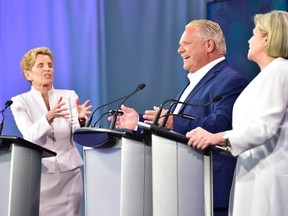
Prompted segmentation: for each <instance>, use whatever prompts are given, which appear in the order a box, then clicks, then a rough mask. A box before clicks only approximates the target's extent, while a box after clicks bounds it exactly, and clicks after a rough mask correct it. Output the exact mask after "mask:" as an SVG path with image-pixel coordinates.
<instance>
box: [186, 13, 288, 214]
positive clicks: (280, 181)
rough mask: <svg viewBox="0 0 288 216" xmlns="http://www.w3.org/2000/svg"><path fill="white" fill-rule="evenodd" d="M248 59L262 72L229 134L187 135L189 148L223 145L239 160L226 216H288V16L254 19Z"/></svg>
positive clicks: (242, 100) (248, 91) (194, 132)
mask: <svg viewBox="0 0 288 216" xmlns="http://www.w3.org/2000/svg"><path fill="white" fill-rule="evenodd" d="M254 22H255V28H254V30H253V36H252V37H251V39H250V40H249V51H248V59H250V60H252V61H254V62H256V63H257V64H258V65H259V67H260V69H261V71H260V73H259V74H258V75H257V76H256V77H255V78H254V79H253V80H252V81H251V82H250V84H249V85H248V86H247V87H246V89H244V91H243V92H242V93H241V94H240V96H239V97H238V99H237V100H236V102H235V104H234V108H233V130H230V131H225V132H223V133H216V134H211V133H208V132H207V131H205V130H203V129H202V128H196V129H194V130H192V131H190V132H189V133H187V137H188V138H189V142H188V145H190V146H191V147H193V148H199V149H204V148H207V147H208V146H210V145H216V144H218V145H226V146H227V147H228V148H230V151H231V153H232V154H233V155H234V156H238V158H237V165H236V169H235V176H234V187H233V189H232V190H231V195H230V209H229V212H230V216H243V215H245V216H280V215H281V216H284V215H288V205H287V203H288V39H287V29H288V12H286V11H271V12H269V13H266V14H257V15H256V16H255V17H254Z"/></svg>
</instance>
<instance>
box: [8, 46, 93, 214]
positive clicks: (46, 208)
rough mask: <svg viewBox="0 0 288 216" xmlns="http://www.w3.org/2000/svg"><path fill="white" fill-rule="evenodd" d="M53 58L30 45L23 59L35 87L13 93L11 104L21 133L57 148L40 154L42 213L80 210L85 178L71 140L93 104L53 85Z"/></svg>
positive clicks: (44, 49)
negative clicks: (46, 154) (53, 154)
mask: <svg viewBox="0 0 288 216" xmlns="http://www.w3.org/2000/svg"><path fill="white" fill-rule="evenodd" d="M53 63H54V60H53V54H52V52H51V51H50V50H49V49H48V48H46V47H38V48H34V49H32V50H29V51H28V52H27V53H26V54H25V55H24V57H23V59H22V61H21V69H22V71H23V75H24V77H25V78H26V79H27V80H28V81H29V82H30V83H31V90H30V91H28V92H25V93H23V94H20V95H17V96H15V97H13V98H12V101H13V105H12V106H11V110H12V113H13V116H14V119H15V122H16V124H17V127H18V129H19V130H20V132H21V133H22V135H23V138H24V139H26V140H28V141H31V142H33V143H35V144H38V145H40V146H42V147H44V148H47V149H50V150H52V151H54V152H56V153H57V156H56V157H50V158H44V159H43V160H42V175H41V190H40V212H39V215H41V216H51V215H53V216H58V215H59V216H63V215H69V216H74V215H75V216H76V215H77V216H79V215H80V214H81V201H82V195H83V184H82V175H81V170H80V167H81V166H82V165H83V161H82V158H81V156H80V154H79V152H78V150H77V147H76V145H75V143H74V142H73V140H72V134H73V131H74V129H76V128H79V127H80V126H81V125H84V124H85V120H86V119H87V115H89V114H90V113H91V112H90V109H91V105H89V100H87V101H86V102H85V103H84V104H82V105H81V104H80V103H79V99H78V96H77V94H76V93H75V92H74V91H73V90H60V89H54V87H53V79H54V64H53Z"/></svg>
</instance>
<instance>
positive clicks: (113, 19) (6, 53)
mask: <svg viewBox="0 0 288 216" xmlns="http://www.w3.org/2000/svg"><path fill="white" fill-rule="evenodd" d="M206 2H209V3H208V9H207V7H206V6H207V3H206ZM272 9H287V0H275V1H273V2H270V1H269V0H255V1H250V0H241V1H237V0H228V1H211V0H209V1H208V0H207V1H204V0H203V1H202V0H201V1H192V0H177V1H176V0H162V1H160V0H158V1H157V0H145V1H139V0H73V1H72V0H25V1H19V0H1V1H0V65H1V72H0V74H1V76H0V109H2V108H3V107H4V104H5V102H6V101H7V100H9V99H10V98H11V97H12V96H14V95H17V94H20V93H22V92H25V91H28V90H29V89H30V84H29V83H28V82H27V81H26V80H25V79H24V77H23V76H22V74H21V70H20V66H19V64H20V61H21V58H22V56H23V54H24V53H25V52H26V51H28V50H29V49H31V48H34V47H38V46H47V47H49V48H50V49H51V50H52V51H53V52H54V55H55V88H65V89H74V90H75V91H76V92H77V93H78V95H79V97H80V99H81V101H82V102H83V101H85V100H86V99H90V100H91V103H92V105H93V106H94V108H96V107H97V106H100V105H101V104H104V103H107V102H109V101H112V100H114V99H116V98H119V97H122V96H124V95H126V94H128V93H130V92H131V91H133V90H134V89H135V88H136V86H137V85H138V84H139V83H145V84H146V88H144V89H143V90H142V91H141V92H139V93H138V94H137V95H134V97H133V98H131V99H130V100H128V101H127V102H126V103H125V104H126V105H128V106H132V107H134V108H136V109H137V110H138V111H139V112H143V111H144V110H145V109H147V108H152V106H153V105H158V106H159V105H160V104H161V103H162V102H163V101H164V100H166V99H169V98H174V97H175V96H176V94H177V93H178V91H179V90H180V89H181V88H182V87H183V86H184V85H185V84H186V82H187V78H186V75H187V72H186V71H184V70H183V68H182V59H181V57H180V56H179V55H178V53H177V48H178V42H179V39H180V36H181V34H182V32H183V30H184V26H185V25H186V24H187V23H188V22H189V21H191V20H193V19H200V18H206V17H207V16H206V13H208V18H209V19H212V20H214V21H218V22H219V23H220V25H221V27H222V28H223V29H224V33H225V35H226V38H227V45H228V54H227V59H228V61H229V62H230V63H231V65H232V66H234V67H235V68H237V69H238V70H240V71H241V72H243V73H244V74H245V75H246V76H247V77H248V78H249V79H250V80H251V79H253V77H254V76H255V75H256V74H257V73H258V71H259V69H258V68H257V67H256V65H255V64H254V63H252V62H248V60H247V59H246V53H247V49H248V45H247V44H248V43H247V41H248V39H249V37H250V35H251V30H252V25H251V19H252V16H253V15H254V14H255V13H258V12H266V11H267V10H272ZM117 105H118V104H114V105H113V106H109V107H107V108H106V109H104V108H103V110H101V111H99V113H96V115H95V119H97V117H99V116H100V114H102V113H104V112H105V111H107V110H108V109H111V108H116V107H117ZM35 109H37V107H35ZM0 118H1V116H0ZM1 120H2V118H1ZM101 124H102V126H104V127H105V126H106V125H105V124H106V121H102V123H101ZM3 134H4V135H18V136H21V134H20V133H19V131H18V130H17V128H16V125H15V123H14V120H13V118H12V116H11V112H10V110H9V109H8V110H7V112H6V121H5V125H4V130H3ZM80 151H81V147H80Z"/></svg>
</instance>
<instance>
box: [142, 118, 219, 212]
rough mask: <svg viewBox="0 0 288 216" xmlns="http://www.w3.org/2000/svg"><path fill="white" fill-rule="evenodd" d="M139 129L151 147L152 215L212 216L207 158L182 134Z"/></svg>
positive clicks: (154, 129)
mask: <svg viewBox="0 0 288 216" xmlns="http://www.w3.org/2000/svg"><path fill="white" fill-rule="evenodd" d="M139 126H140V127H142V128H143V130H144V131H146V132H145V133H146V134H147V135H146V136H147V138H146V139H145V140H146V141H147V140H148V142H151V146H152V170H153V171H152V176H153V177H152V188H153V215H154V216H162V215H163V216H191V215H192V216H193V215H195V216H204V215H207V216H208V215H209V216H210V215H213V212H212V205H213V204H212V201H213V200H212V190H211V188H212V179H211V178H212V175H211V160H210V158H209V155H208V156H206V155H205V154H204V152H202V151H195V150H194V149H192V148H190V147H188V146H187V141H188V139H187V138H186V137H185V136H183V135H181V134H178V133H175V132H173V131H168V130H166V129H164V128H161V127H158V126H156V125H149V124H145V123H140V122H139ZM149 137H151V138H150V140H149Z"/></svg>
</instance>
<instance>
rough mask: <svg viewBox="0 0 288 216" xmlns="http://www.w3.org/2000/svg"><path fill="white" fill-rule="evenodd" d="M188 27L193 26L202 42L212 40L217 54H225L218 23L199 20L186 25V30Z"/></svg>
mask: <svg viewBox="0 0 288 216" xmlns="http://www.w3.org/2000/svg"><path fill="white" fill-rule="evenodd" d="M189 26H195V27H196V28H197V33H198V36H199V37H200V38H202V39H203V40H209V39H212V40H213V41H214V43H215V45H216V49H217V50H218V52H220V53H221V54H223V55H225V54H226V41H225V38H224V34H223V32H222V30H221V27H220V26H219V24H218V23H215V22H213V21H211V20H204V19H200V20H193V21H191V22H190V23H188V24H187V25H186V28H187V27H189Z"/></svg>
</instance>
